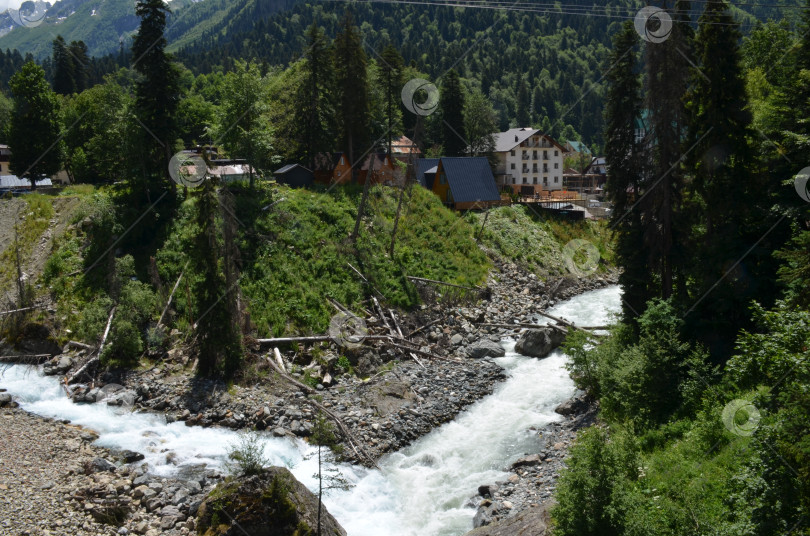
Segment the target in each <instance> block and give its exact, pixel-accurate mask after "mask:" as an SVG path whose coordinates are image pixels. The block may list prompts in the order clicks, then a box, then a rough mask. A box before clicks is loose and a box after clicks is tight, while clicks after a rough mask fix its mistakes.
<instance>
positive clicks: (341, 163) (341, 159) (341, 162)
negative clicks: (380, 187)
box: [340, 156, 344, 166]
mask: <svg viewBox="0 0 810 536" xmlns="http://www.w3.org/2000/svg"><path fill="white" fill-rule="evenodd" d="M340 165H341V166H342V165H344V164H343V157H342V156H341V157H340Z"/></svg>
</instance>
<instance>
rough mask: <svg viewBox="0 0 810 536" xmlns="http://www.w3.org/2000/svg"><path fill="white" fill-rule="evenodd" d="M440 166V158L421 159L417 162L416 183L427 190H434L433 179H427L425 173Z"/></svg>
mask: <svg viewBox="0 0 810 536" xmlns="http://www.w3.org/2000/svg"><path fill="white" fill-rule="evenodd" d="M437 165H439V159H438V158H419V159H417V160H416V161H415V163H414V166H415V171H416V181H417V182H418V183H419V184H421V185H422V186H424V187H425V188H427V189H428V190H432V189H433V177H425V172H426V171H428V170H429V169H432V168H435V167H436V166H437Z"/></svg>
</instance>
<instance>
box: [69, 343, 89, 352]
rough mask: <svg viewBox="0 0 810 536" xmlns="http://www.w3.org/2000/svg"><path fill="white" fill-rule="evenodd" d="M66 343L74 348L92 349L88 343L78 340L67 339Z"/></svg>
mask: <svg viewBox="0 0 810 536" xmlns="http://www.w3.org/2000/svg"><path fill="white" fill-rule="evenodd" d="M67 345H68V346H72V347H74V348H79V349H81V350H93V347H92V346H90V345H89V344H85V343H83V342H79V341H68V342H67Z"/></svg>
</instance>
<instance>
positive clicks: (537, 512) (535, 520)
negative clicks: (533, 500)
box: [464, 506, 550, 536]
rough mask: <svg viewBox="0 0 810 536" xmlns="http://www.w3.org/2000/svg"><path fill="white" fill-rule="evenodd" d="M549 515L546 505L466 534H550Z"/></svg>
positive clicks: (546, 535) (484, 535) (527, 535)
mask: <svg viewBox="0 0 810 536" xmlns="http://www.w3.org/2000/svg"><path fill="white" fill-rule="evenodd" d="M549 534H550V530H549V516H548V509H547V508H545V507H544V506H540V507H535V508H529V509H528V510H526V511H524V512H521V513H520V514H518V515H516V516H513V517H509V518H506V519H503V520H500V521H496V522H494V523H492V524H489V525H486V526H483V527H479V528H477V529H475V530H473V531H471V532H468V533H467V534H465V535H464V536H548V535H549Z"/></svg>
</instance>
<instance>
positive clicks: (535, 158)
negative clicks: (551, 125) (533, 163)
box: [532, 151, 537, 160]
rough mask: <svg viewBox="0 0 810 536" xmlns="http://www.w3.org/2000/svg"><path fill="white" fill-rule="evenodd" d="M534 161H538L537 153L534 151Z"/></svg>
mask: <svg viewBox="0 0 810 536" xmlns="http://www.w3.org/2000/svg"><path fill="white" fill-rule="evenodd" d="M532 159H534V160H537V151H534V153H532Z"/></svg>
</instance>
